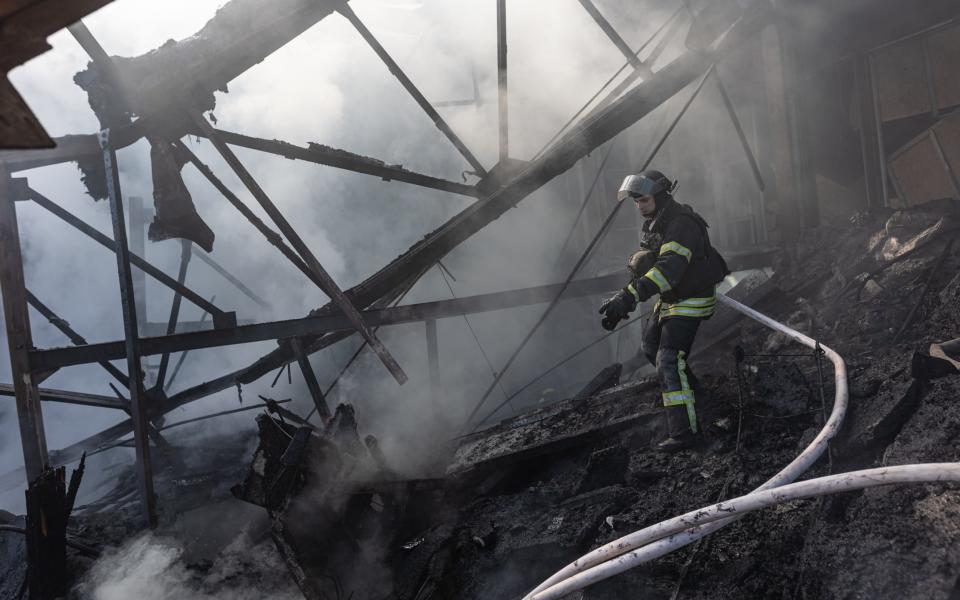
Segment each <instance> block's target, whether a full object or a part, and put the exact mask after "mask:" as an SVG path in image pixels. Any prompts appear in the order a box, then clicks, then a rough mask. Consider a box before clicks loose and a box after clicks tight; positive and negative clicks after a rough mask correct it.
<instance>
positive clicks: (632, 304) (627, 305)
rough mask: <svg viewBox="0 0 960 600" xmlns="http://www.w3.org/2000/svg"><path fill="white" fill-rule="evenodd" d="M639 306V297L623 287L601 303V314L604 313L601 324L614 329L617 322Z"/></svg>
mask: <svg viewBox="0 0 960 600" xmlns="http://www.w3.org/2000/svg"><path fill="white" fill-rule="evenodd" d="M636 307H637V299H636V298H634V297H633V294H631V293H630V291H629V290H627V289H622V290H620V291H619V292H617V293H616V294H615V295H613V296H611V297H610V298H608V299H607V300H606V301H604V303H603V304H601V305H600V314H602V315H604V317H603V320H602V321H600V325H601V326H602V327H603V328H604V329H606V330H607V331H613V329H614V328H615V327H616V326H617V323H619V322H620V321H622V320H623V319H626V318H627V315H629V314H630V312H631V311H632V310H633V309H635V308H636Z"/></svg>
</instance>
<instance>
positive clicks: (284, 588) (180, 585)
mask: <svg viewBox="0 0 960 600" xmlns="http://www.w3.org/2000/svg"><path fill="white" fill-rule="evenodd" d="M183 557H184V549H183V548H182V547H181V546H180V544H179V543H178V542H177V541H176V540H173V539H169V538H159V537H156V536H153V535H150V534H144V535H141V536H138V537H136V538H134V539H132V540H130V541H129V542H127V543H125V544H124V545H123V546H122V547H120V548H117V549H115V550H114V551H113V552H111V553H109V554H107V555H105V556H103V557H102V558H101V559H99V560H98V561H97V562H96V563H95V564H94V565H93V567H92V568H91V569H90V571H89V572H88V573H87V574H86V576H85V577H84V580H83V582H81V584H80V585H79V586H78V587H77V589H76V590H75V592H76V593H77V594H79V595H80V597H83V598H89V599H90V600H127V599H129V598H139V599H140V600H181V599H189V600H227V599H230V600H259V599H261V598H265V597H268V598H270V599H271V600H287V599H289V600H294V599H297V598H302V597H303V596H302V595H301V594H300V591H299V590H298V589H297V588H296V586H295V585H294V584H293V583H292V582H291V581H290V579H289V577H287V575H286V567H285V566H284V564H283V562H282V561H281V559H280V557H279V555H278V554H277V552H276V549H275V548H274V546H273V542H271V541H270V540H269V539H267V540H265V541H262V542H260V543H257V544H255V543H254V542H252V541H251V540H250V538H249V537H248V536H247V535H246V533H243V534H241V535H239V536H237V538H236V539H235V540H234V541H233V542H231V543H230V544H229V545H228V546H226V547H225V548H224V549H223V550H222V551H221V552H220V553H219V554H218V555H217V556H216V557H215V558H214V559H213V560H212V561H210V562H209V564H206V565H204V567H205V568H203V569H198V568H196V567H194V568H188V567H187V566H185V565H184V562H183Z"/></svg>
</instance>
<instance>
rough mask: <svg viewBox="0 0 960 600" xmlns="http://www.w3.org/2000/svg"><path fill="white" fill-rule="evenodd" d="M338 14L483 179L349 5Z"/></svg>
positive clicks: (478, 166)
mask: <svg viewBox="0 0 960 600" xmlns="http://www.w3.org/2000/svg"><path fill="white" fill-rule="evenodd" d="M336 10H337V11H338V12H339V13H340V14H342V15H343V16H344V17H346V18H347V20H348V21H350V23H351V24H352V25H353V26H354V27H355V28H356V30H357V32H359V33H360V36H361V37H363V39H364V40H365V41H366V42H367V44H369V45H370V47H371V48H372V49H373V51H374V52H376V53H377V56H379V57H380V60H382V61H383V62H384V64H386V65H387V68H388V69H389V70H390V73H392V74H393V76H394V77H396V78H397V80H398V81H399V82H400V85H402V86H403V87H404V89H406V90H407V92H408V93H409V94H410V95H411V96H413V99H414V100H415V101H416V102H417V104H419V105H420V108H422V109H423V112H425V113H427V116H429V117H430V119H431V120H432V121H433V124H434V125H436V126H437V129H439V130H440V131H441V132H443V135H445V136H447V139H448V140H450V142H451V143H452V144H453V145H454V146H455V147H456V148H457V150H459V151H460V154H462V155H463V157H464V158H465V159H467V162H468V163H470V165H471V166H473V169H474V171H475V172H476V173H477V175H479V176H480V177H484V176H485V175H486V174H487V171H486V169H484V168H483V165H482V164H480V161H479V160H477V157H475V156H474V155H473V153H472V152H470V150H469V149H468V148H467V147H466V145H464V143H463V142H462V141H461V140H460V138H459V137H457V134H455V133H454V132H453V130H452V129H450V126H449V125H447V122H446V121H444V120H443V117H441V116H440V113H438V112H437V111H436V109H434V108H433V106H431V105H430V103H429V102H428V101H427V99H426V98H425V97H424V96H423V94H421V93H420V90H418V89H417V86H415V85H413V82H412V81H410V78H409V77H407V75H406V74H405V73H404V72H403V69H401V68H400V65H398V64H397V63H396V61H394V60H393V58H392V57H391V56H390V54H389V53H388V52H387V51H386V49H385V48H384V47H383V46H381V45H380V42H379V41H378V40H377V38H376V37H374V35H373V34H372V33H370V30H369V29H367V26H366V25H364V24H363V21H361V20H360V17H358V16H357V14H356V13H355V12H353V8H351V7H350V5H349V4H347V3H346V2H344V3H343V4H340V5H339V6H338V7H337V9H336Z"/></svg>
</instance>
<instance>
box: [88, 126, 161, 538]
mask: <svg viewBox="0 0 960 600" xmlns="http://www.w3.org/2000/svg"><path fill="white" fill-rule="evenodd" d="M100 148H101V149H102V150H103V164H104V170H105V172H106V174H107V196H108V197H109V200H110V216H111V219H112V221H113V237H114V242H115V244H116V256H117V272H118V274H119V278H120V304H121V308H122V314H123V334H124V338H125V341H126V351H127V376H128V378H129V380H130V418H131V420H132V421H133V439H134V447H135V449H136V458H137V467H138V469H137V479H138V484H139V488H140V501H141V502H142V503H143V511H144V517H145V519H146V521H147V524H148V525H149V526H150V527H151V528H152V527H156V525H157V512H156V499H155V498H154V495H153V465H152V464H151V462H150V442H149V431H148V423H147V406H146V394H145V393H144V389H143V377H142V374H141V367H140V343H139V340H138V337H139V330H138V329H137V307H136V304H135V301H134V292H133V277H132V276H131V272H130V250H129V248H128V247H127V228H126V227H125V226H124V218H123V204H122V200H121V199H122V198H123V196H122V195H121V192H120V172H119V170H118V169H117V154H116V152H115V151H114V149H113V148H112V147H111V146H110V130H109V129H104V130H103V131H101V132H100Z"/></svg>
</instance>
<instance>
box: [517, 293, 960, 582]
mask: <svg viewBox="0 0 960 600" xmlns="http://www.w3.org/2000/svg"><path fill="white" fill-rule="evenodd" d="M718 299H719V301H720V302H721V303H723V304H725V305H727V306H729V307H730V308H732V309H734V310H736V311H738V312H741V313H743V314H744V315H746V316H748V317H750V318H751V319H753V320H755V321H758V322H760V323H762V324H764V325H766V326H767V327H769V328H771V329H773V330H775V331H778V332H780V333H783V334H785V335H786V336H787V337H789V338H791V339H793V340H795V341H797V342H799V343H801V344H803V345H804V346H807V347H809V348H812V349H817V348H820V349H822V351H823V352H824V354H825V355H826V356H827V358H829V359H830V361H831V362H832V363H833V365H834V380H835V390H836V394H835V397H834V403H833V410H832V411H831V413H830V417H829V419H827V422H826V423H825V424H824V426H823V429H821V430H820V432H819V434H818V435H817V437H816V438H814V440H813V441H812V442H811V443H810V445H809V446H807V447H806V448H805V449H804V450H803V452H801V453H800V454H799V455H798V456H797V457H796V458H795V459H794V460H793V461H792V462H791V463H790V464H789V465H787V466H786V467H785V468H784V469H783V470H781V471H780V472H779V473H777V474H776V475H774V476H773V477H771V478H770V479H769V480H767V481H766V482H765V483H764V484H763V485H761V486H760V487H759V488H757V489H756V490H754V491H753V492H751V493H749V494H746V495H744V496H741V497H739V498H735V499H732V500H726V501H723V502H720V503H718V504H714V505H711V506H708V507H704V508H701V509H698V510H695V511H691V512H689V513H686V514H684V515H681V516H679V517H674V518H673V519H668V520H666V521H663V522H661V523H657V524H655V525H651V526H649V527H646V528H644V529H641V530H639V531H635V532H634V533H631V534H628V535H626V536H624V537H621V538H619V539H617V540H614V541H613V542H610V543H608V544H606V545H604V546H602V547H600V548H597V549H596V550H594V551H592V552H590V553H588V554H586V555H584V556H582V557H580V558H579V559H577V560H576V561H574V562H572V563H570V564H569V565H567V566H566V567H564V568H563V569H561V570H560V571H558V572H557V573H555V574H554V575H552V576H551V577H550V578H549V579H547V580H546V581H544V582H543V583H541V584H540V585H539V586H537V587H536V588H535V589H534V590H533V591H531V592H530V593H529V594H527V595H526V596H524V600H553V599H556V598H561V597H563V596H565V595H567V594H569V593H571V592H574V591H577V590H580V589H583V588H585V587H587V586H588V585H591V584H593V583H596V582H598V581H601V580H603V579H607V578H609V577H613V576H614V575H617V574H619V573H623V572H624V571H627V570H629V569H631V568H633V567H636V566H639V565H641V564H643V563H646V562H649V561H651V560H654V559H656V558H658V557H660V556H663V555H665V554H669V553H670V552H673V551H674V550H677V549H679V548H682V547H683V546H686V545H688V544H691V543H693V542H695V541H696V540H698V539H700V538H703V537H705V536H707V535H709V534H711V533H713V532H714V531H717V530H718V529H720V528H722V527H723V526H725V525H728V524H730V523H732V522H734V521H736V520H738V519H740V518H741V517H743V516H744V515H745V514H747V513H748V512H751V511H754V510H759V509H762V508H766V507H769V506H773V505H775V504H780V503H782V502H789V501H791V500H796V499H801V498H810V497H814V496H821V495H826V494H833V493H837V492H842V491H849V490H857V489H863V488H866V487H873V486H878V485H889V484H895V483H922V482H935V481H960V463H931V464H920V465H905V466H899V467H885V468H880V469H868V470H863V471H853V472H849V473H841V474H838V475H830V476H827V477H820V478H816V479H810V480H807V481H803V482H800V483H792V482H794V481H795V480H796V479H797V478H798V477H799V476H800V475H801V474H803V473H804V472H805V471H806V470H807V469H809V468H810V467H811V466H812V465H813V464H814V463H815V462H816V461H817V460H818V459H819V458H820V457H821V456H822V455H823V453H824V452H825V451H826V449H827V448H828V446H829V443H830V440H831V439H833V438H834V437H835V436H836V435H837V432H838V431H839V430H840V425H841V423H842V422H843V418H844V416H845V414H846V410H847V398H848V397H847V370H846V365H845V364H844V362H843V358H841V357H840V355H839V354H837V353H836V352H835V351H833V350H832V349H830V348H828V347H826V346H823V345H822V344H818V343H817V342H816V341H815V340H813V339H812V338H810V337H808V336H806V335H804V334H802V333H800V332H798V331H796V330H794V329H791V328H790V327H787V326H786V325H784V324H782V323H779V322H777V321H775V320H773V319H771V318H770V317H767V316H766V315H763V314H761V313H759V312H757V311H755V310H753V309H752V308H750V307H748V306H744V305H743V304H740V303H739V302H737V301H736V300H732V299H731V298H728V297H727V296H725V295H723V294H719V295H718Z"/></svg>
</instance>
